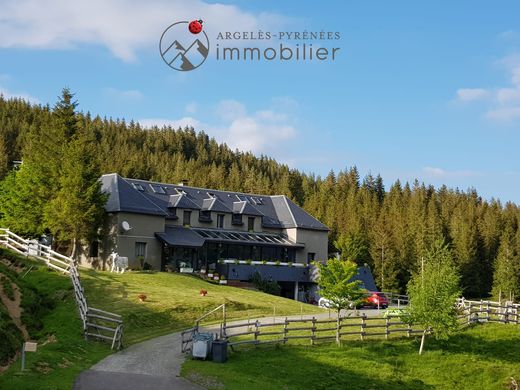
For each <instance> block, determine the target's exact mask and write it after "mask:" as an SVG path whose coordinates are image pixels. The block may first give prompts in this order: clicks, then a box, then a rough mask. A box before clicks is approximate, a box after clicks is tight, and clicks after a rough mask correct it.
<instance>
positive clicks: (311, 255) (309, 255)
mask: <svg viewBox="0 0 520 390" xmlns="http://www.w3.org/2000/svg"><path fill="white" fill-rule="evenodd" d="M315 258H316V253H312V252H309V253H307V263H308V264H310V263H312V262H313V261H314V260H316V259H315Z"/></svg>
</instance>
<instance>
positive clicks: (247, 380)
mask: <svg viewBox="0 0 520 390" xmlns="http://www.w3.org/2000/svg"><path fill="white" fill-rule="evenodd" d="M418 348H419V339H418V338H410V339H407V338H402V339H399V340H389V341H384V340H372V341H347V342H345V343H344V344H343V345H342V346H341V347H338V346H336V345H335V344H333V343H328V344H321V345H317V346H314V347H311V346H308V345H307V346H304V345H289V344H288V345H284V346H280V345H279V346H260V347H249V348H244V349H240V350H239V351H238V352H235V353H231V354H230V357H229V361H228V362H227V363H225V364H218V363H212V362H208V361H198V360H188V361H187V362H186V363H185V364H184V366H183V368H182V375H183V376H185V377H187V378H189V379H191V380H195V381H198V382H200V383H202V384H206V385H209V387H210V388H223V387H222V385H224V386H225V389H228V390H233V389H248V390H254V389H262V390H265V389H287V390H292V389H378V390H379V389H399V390H406V389H410V390H411V389H457V390H458V389H508V388H509V387H508V383H509V380H510V378H511V377H514V378H515V379H516V381H517V382H518V381H519V380H520V354H519V353H518V351H519V348H520V326H515V325H504V324H486V325H478V326H475V327H472V328H470V329H467V330H465V331H461V332H460V333H458V334H456V335H454V336H453V337H452V338H451V339H449V340H447V341H435V340H434V339H433V338H427V340H426V347H425V348H426V351H425V352H424V353H423V355H422V356H419V355H418Z"/></svg>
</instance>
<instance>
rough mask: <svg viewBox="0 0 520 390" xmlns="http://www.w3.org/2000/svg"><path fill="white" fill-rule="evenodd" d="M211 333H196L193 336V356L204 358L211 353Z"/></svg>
mask: <svg viewBox="0 0 520 390" xmlns="http://www.w3.org/2000/svg"><path fill="white" fill-rule="evenodd" d="M212 341H213V335H212V334H211V333H198V334H196V335H194V336H193V348H192V356H193V357H194V358H200V359H206V358H207V357H208V356H209V354H210V353H211V343H212Z"/></svg>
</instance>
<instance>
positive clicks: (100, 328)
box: [0, 228, 123, 349]
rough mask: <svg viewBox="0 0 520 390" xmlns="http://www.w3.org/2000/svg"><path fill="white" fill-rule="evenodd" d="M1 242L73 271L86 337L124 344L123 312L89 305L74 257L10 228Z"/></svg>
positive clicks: (2, 234) (60, 269)
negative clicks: (17, 233) (121, 313)
mask: <svg viewBox="0 0 520 390" xmlns="http://www.w3.org/2000/svg"><path fill="white" fill-rule="evenodd" d="M0 245H3V246H5V247H6V248H9V249H11V250H13V251H15V252H17V253H19V254H21V255H23V256H26V257H32V258H34V259H37V260H39V261H42V262H44V263H45V264H46V265H47V267H49V268H51V269H53V270H55V271H58V272H62V273H65V274H69V276H70V279H71V282H72V287H73V288H74V298H75V299H76V304H77V306H78V312H79V316H80V318H81V321H82V324H83V334H84V336H85V339H86V340H88V338H89V337H90V338H96V339H99V340H103V341H109V342H111V343H112V349H114V348H115V349H120V348H121V347H122V346H123V341H122V340H123V319H122V317H121V316H120V315H119V314H115V313H110V312H107V311H103V310H100V309H96V308H93V307H90V306H88V303H87V298H86V297H85V292H84V290H83V287H82V286H81V281H80V276H79V272H78V269H77V266H76V264H75V262H74V260H73V259H72V258H70V257H67V256H64V255H62V254H60V253H58V252H56V251H54V250H52V249H51V248H50V247H49V246H46V245H42V244H40V243H38V242H34V241H32V240H27V239H24V238H22V237H20V236H18V235H16V234H15V233H13V232H11V231H10V230H9V229H3V228H0Z"/></svg>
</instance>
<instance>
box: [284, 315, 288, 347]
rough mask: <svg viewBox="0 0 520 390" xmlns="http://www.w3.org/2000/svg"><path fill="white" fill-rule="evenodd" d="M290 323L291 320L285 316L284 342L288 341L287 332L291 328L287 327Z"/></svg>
mask: <svg viewBox="0 0 520 390" xmlns="http://www.w3.org/2000/svg"><path fill="white" fill-rule="evenodd" d="M288 324H289V322H288V321H287V317H285V323H284V325H283V343H284V344H285V343H287V332H288V331H289V329H287V325H288Z"/></svg>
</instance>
